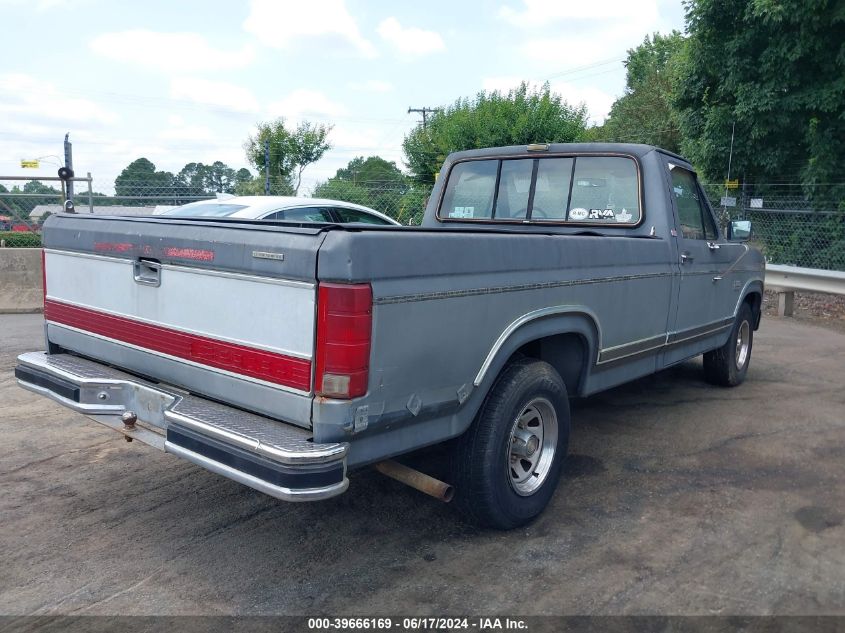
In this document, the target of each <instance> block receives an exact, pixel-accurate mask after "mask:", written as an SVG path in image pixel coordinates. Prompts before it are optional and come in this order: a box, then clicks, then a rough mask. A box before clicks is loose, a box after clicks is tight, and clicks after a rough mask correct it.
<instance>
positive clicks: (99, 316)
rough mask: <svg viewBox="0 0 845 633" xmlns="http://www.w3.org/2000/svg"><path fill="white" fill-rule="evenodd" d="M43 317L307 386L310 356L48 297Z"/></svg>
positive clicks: (213, 364)
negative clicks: (218, 338)
mask: <svg viewBox="0 0 845 633" xmlns="http://www.w3.org/2000/svg"><path fill="white" fill-rule="evenodd" d="M44 317H45V318H46V319H47V320H48V321H52V322H53V323H59V324H63V325H69V326H71V327H74V328H78V329H80V330H85V331H86V332H91V333H93V334H99V335H100V336H105V337H106V338H110V339H114V340H116V341H121V342H123V343H129V344H131V345H137V346H138V347H143V348H145V349H149V350H152V351H156V352H161V353H162V354H167V355H169V356H174V357H176V358H182V359H184V360H189V361H192V362H195V363H199V364H201V365H206V366H208V367H214V368H216V369H223V370H225V371H230V372H233V373H236V374H241V375H243V376H249V377H251V378H258V379H259V380H265V381H267V382H272V383H275V384H278V385H284V386H286V387H293V388H294V389H300V390H302V391H309V390H310V388H311V361H309V360H304V359H302V358H294V357H292V356H286V355H284V354H278V353H275V352H267V351H265V350H260V349H255V348H252V347H246V346H244V345H237V344H235V343H226V342H223V341H217V340H215V339H211V338H207V337H205V336H199V335H197V334H188V333H186V332H179V331H177V330H171V329H170V328H166V327H162V326H160V325H151V324H149V323H142V322H140V321H135V320H134V319H128V318H126V317H120V316H115V315H113V314H106V313H104V312H99V311H97V310H91V309H89V308H80V307H79V306H73V305H69V304H67V303H62V302H61V301H55V300H53V299H49V300H46V301H45V302H44Z"/></svg>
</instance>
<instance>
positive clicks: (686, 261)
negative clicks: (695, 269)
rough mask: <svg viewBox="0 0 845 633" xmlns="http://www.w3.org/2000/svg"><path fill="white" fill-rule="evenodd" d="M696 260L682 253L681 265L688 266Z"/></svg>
mask: <svg viewBox="0 0 845 633" xmlns="http://www.w3.org/2000/svg"><path fill="white" fill-rule="evenodd" d="M694 260H695V257H693V256H692V255H690V254H689V253H681V263H682V264H688V263H690V262H692V261H694Z"/></svg>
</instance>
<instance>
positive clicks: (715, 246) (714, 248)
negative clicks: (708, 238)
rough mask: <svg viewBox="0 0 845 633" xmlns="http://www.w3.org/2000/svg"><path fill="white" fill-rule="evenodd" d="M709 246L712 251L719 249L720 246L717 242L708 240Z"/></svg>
mask: <svg viewBox="0 0 845 633" xmlns="http://www.w3.org/2000/svg"><path fill="white" fill-rule="evenodd" d="M707 248H709V249H710V250H711V251H718V250H719V248H720V246H719V245H718V244H716V242H707Z"/></svg>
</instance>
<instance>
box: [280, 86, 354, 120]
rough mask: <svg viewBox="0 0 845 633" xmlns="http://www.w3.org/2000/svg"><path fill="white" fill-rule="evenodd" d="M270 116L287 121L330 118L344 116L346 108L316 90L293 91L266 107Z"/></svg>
mask: <svg viewBox="0 0 845 633" xmlns="http://www.w3.org/2000/svg"><path fill="white" fill-rule="evenodd" d="M267 113H268V114H269V115H270V116H282V117H285V118H288V119H293V120H296V119H301V118H308V117H316V118H326V117H327V118H331V117H338V116H343V115H345V114H346V108H345V107H344V106H343V105H341V104H340V103H337V102H335V101H332V100H331V99H329V98H328V97H327V96H326V95H324V94H323V93H322V92H318V91H316V90H307V89H304V88H302V89H299V90H294V91H293V92H291V93H290V94H289V95H288V96H286V97H285V98H284V99H280V100H279V101H275V102H273V103H271V104H270V105H269V106H267Z"/></svg>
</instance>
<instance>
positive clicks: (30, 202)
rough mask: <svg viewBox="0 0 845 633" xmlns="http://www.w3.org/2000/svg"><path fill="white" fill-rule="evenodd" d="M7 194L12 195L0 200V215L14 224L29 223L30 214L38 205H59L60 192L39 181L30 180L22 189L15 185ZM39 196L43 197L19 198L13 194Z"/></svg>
mask: <svg viewBox="0 0 845 633" xmlns="http://www.w3.org/2000/svg"><path fill="white" fill-rule="evenodd" d="M7 193H9V194H12V195H9V196H3V197H2V198H0V215H9V216H11V217H12V219H13V222H15V223H29V221H30V220H29V214H30V212H31V211H32V210H33V209H34V208H35V207H36V206H38V205H39V204H60V203H61V195H62V192H61V190H60V189H55V188H53V187H50V186H48V185H45V184H44V183H42V182H41V181H39V180H31V181H29V182H27V183H26V184H24V185H23V186H22V187H19V186H18V185H15V186H14V187H12V188H11V190H10V191H8V192H7ZM20 193H26V194H39V195H40V196H43V197H29V196H27V197H21V198H17V197H15V196H14V194H20Z"/></svg>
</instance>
